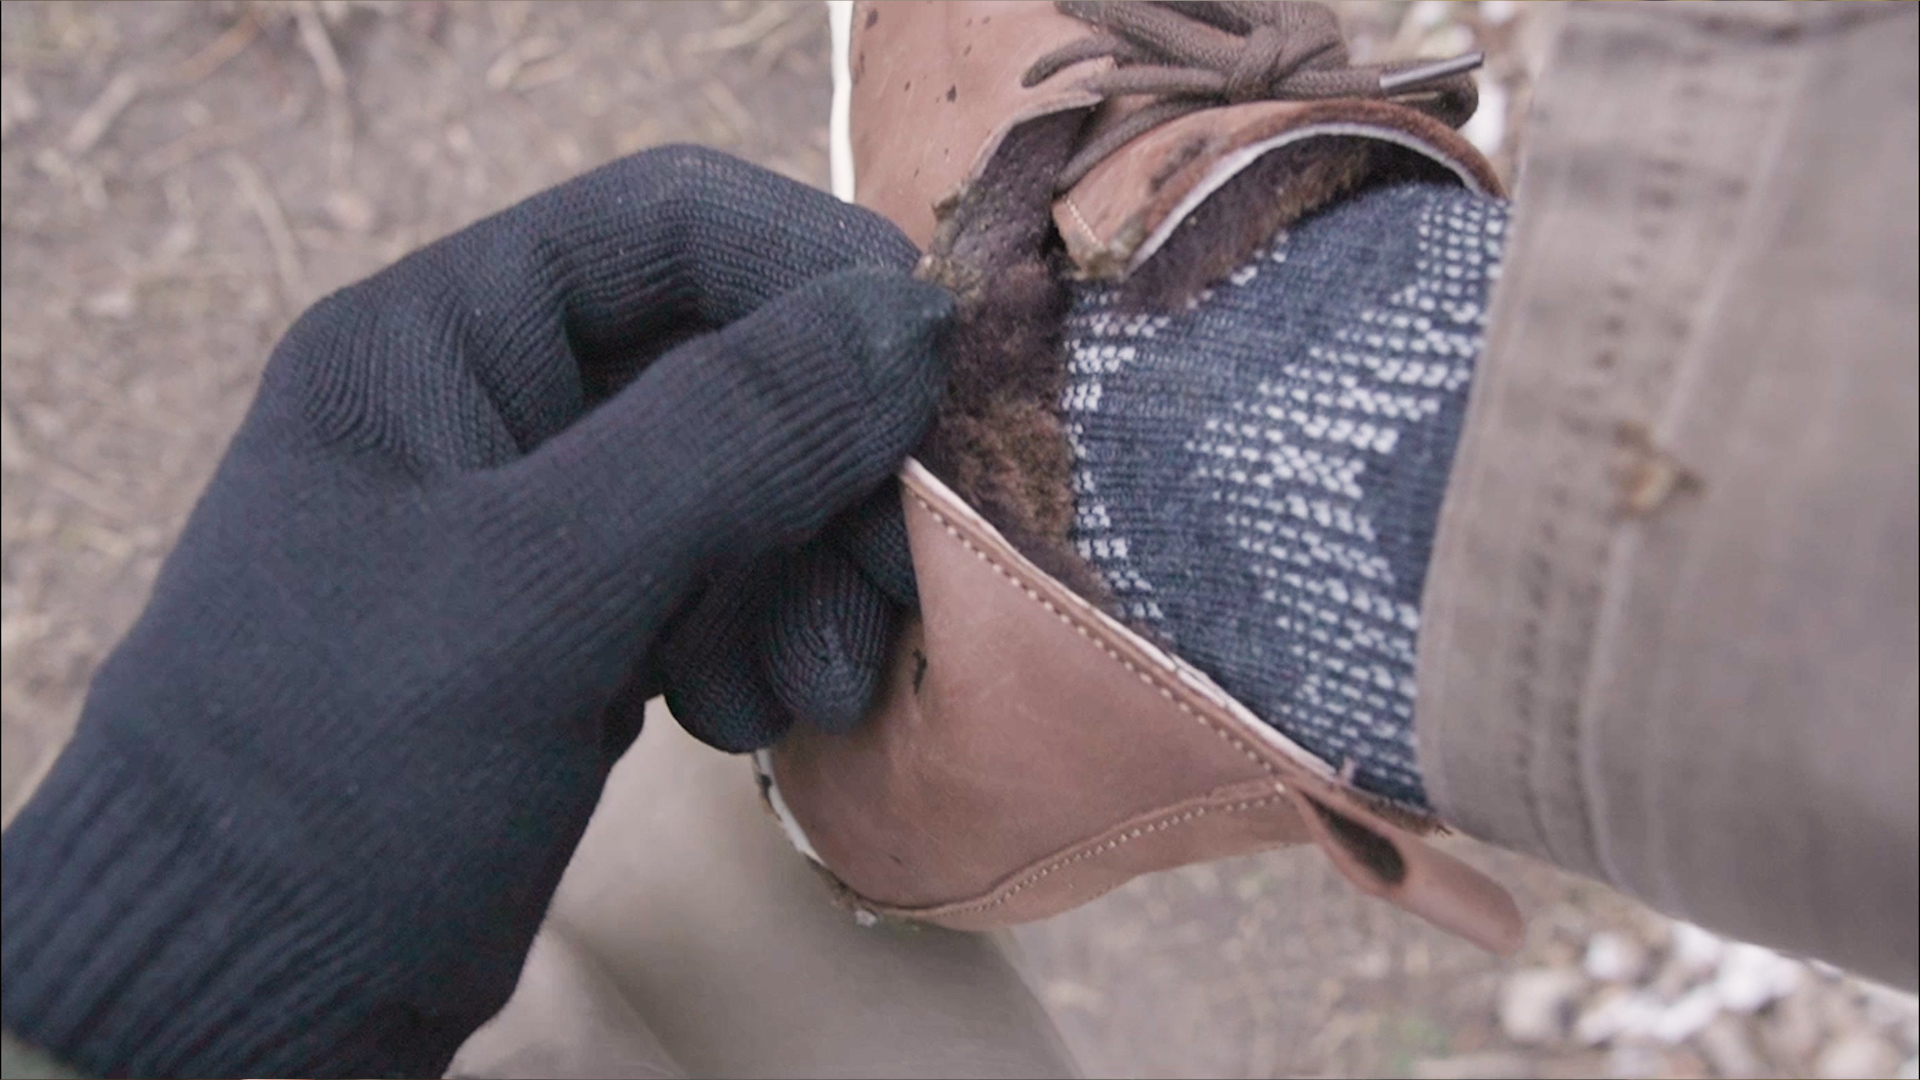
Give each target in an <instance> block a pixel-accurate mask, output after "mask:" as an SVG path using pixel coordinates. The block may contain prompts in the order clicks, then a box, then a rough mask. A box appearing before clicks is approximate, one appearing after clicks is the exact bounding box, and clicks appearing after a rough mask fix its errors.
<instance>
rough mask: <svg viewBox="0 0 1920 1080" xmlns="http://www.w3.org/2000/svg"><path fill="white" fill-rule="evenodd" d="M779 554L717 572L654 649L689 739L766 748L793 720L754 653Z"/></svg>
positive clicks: (731, 747) (739, 749)
mask: <svg viewBox="0 0 1920 1080" xmlns="http://www.w3.org/2000/svg"><path fill="white" fill-rule="evenodd" d="M782 558H783V556H768V557H765V558H762V559H760V560H758V561H756V562H755V563H753V564H752V565H749V566H746V567H744V568H741V569H739V570H736V571H733V572H730V573H727V574H723V575H721V576H720V577H719V578H718V579H716V580H715V581H714V582H713V583H712V584H711V585H709V586H708V587H707V588H706V589H705V590H703V591H702V592H701V594H700V595H699V597H697V598H696V599H695V600H694V601H693V603H692V604H691V605H690V606H689V607H688V609H687V610H686V611H685V612H684V613H682V614H681V615H679V616H677V617H676V618H675V619H674V623H673V626H672V628H671V629H670V630H669V631H668V632H667V634H666V636H665V640H664V641H662V642H661V644H660V646H659V649H658V655H659V657H660V668H661V673H662V675H663V676H664V678H665V682H666V699H667V708H668V709H669V710H670V711H671V712H672V713H673V715H674V718H675V719H676V720H678V721H680V726H681V727H684V728H686V729H687V732H688V733H689V734H691V735H692V736H693V737H694V738H697V739H699V740H700V741H701V742H704V743H706V744H707V745H709V746H712V747H715V748H717V749H720V750H725V751H727V752H728V753H735V754H737V753H743V752H745V751H748V750H757V749H759V748H760V747H763V746H771V745H773V744H774V743H775V742H778V741H779V739H780V737H781V736H782V735H784V734H786V732H787V727H788V725H789V724H791V723H792V718H791V716H790V715H789V714H788V713H787V711H786V710H785V708H784V707H783V706H782V705H781V704H780V702H779V700H778V699H777V698H776V697H775V695H774V693H773V691H772V689H771V688H770V687H769V686H768V685H767V680H766V676H765V674H764V673H763V672H762V671H761V669H760V665H759V663H758V661H757V660H756V658H755V652H756V650H757V649H758V648H759V646H760V636H761V635H760V628H761V626H762V625H764V624H765V622H766V620H767V615H768V603H769V598H770V597H771V596H772V595H773V593H774V590H775V588H776V587H777V586H776V577H777V575H778V573H779V563H780V561H781V560H782Z"/></svg>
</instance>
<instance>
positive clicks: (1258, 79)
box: [1020, 0, 1482, 190]
mask: <svg viewBox="0 0 1920 1080" xmlns="http://www.w3.org/2000/svg"><path fill="white" fill-rule="evenodd" d="M1054 6H1055V7H1057V8H1059V9H1060V10H1061V11H1062V12H1064V13H1065V14H1068V15H1071V16H1073V17H1074V18H1076V19H1079V20H1080V21H1081V22H1084V23H1088V24H1090V25H1091V26H1093V27H1095V28H1096V29H1095V31H1094V33H1093V34H1091V35H1090V36H1088V37H1085V38H1082V39H1080V40H1079V41H1075V42H1072V43H1070V44H1067V45H1063V46H1061V47H1060V48H1058V49H1055V50H1054V51H1052V52H1050V53H1048V54H1047V55H1045V56H1043V57H1041V58H1040V59H1039V60H1036V61H1034V63H1033V66H1032V67H1030V68H1028V69H1027V72H1026V74H1025V75H1024V76H1022V77H1021V80H1020V81H1021V84H1022V85H1024V86H1033V85H1035V84H1037V83H1039V82H1041V81H1043V80H1045V79H1048V78H1050V77H1052V76H1053V75H1054V74H1056V73H1058V72H1059V71H1061V70H1063V69H1064V68H1066V67H1068V66H1070V65H1073V64H1077V63H1080V62H1081V61H1084V60H1092V59H1095V58H1098V57H1103V56H1104V57H1110V58H1112V60H1113V62H1114V66H1113V68H1112V69H1111V70H1108V71H1103V72H1100V73H1099V74H1096V75H1092V76H1089V77H1088V78H1087V79H1086V80H1085V81H1083V82H1082V83H1081V84H1080V85H1081V86H1082V87H1083V88H1085V89H1087V90H1091V91H1093V92H1094V93H1096V94H1099V95H1100V96H1101V98H1102V99H1111V98H1116V97H1128V96H1147V97H1152V98H1155V99H1157V100H1155V101H1154V102H1153V103H1152V104H1150V105H1147V106H1145V107H1144V108H1141V109H1139V110H1136V111H1133V112H1128V113H1124V114H1117V115H1115V114H1108V115H1104V116H1096V118H1095V119H1094V121H1093V122H1092V124H1091V126H1090V127H1089V128H1088V130H1087V131H1086V132H1085V133H1083V134H1082V136H1081V139H1080V145H1079V146H1078V147H1077V148H1076V149H1075V151H1074V154H1073V156H1072V157H1071V158H1069V159H1068V161H1067V164H1066V166H1065V168H1063V169H1062V170H1061V172H1060V178H1059V182H1058V187H1059V189H1060V190H1065V189H1066V188H1069V187H1072V186H1073V185H1074V184H1075V183H1077V182H1078V181H1079V180H1080V178H1081V177H1083V176H1085V175H1086V174H1087V173H1088V172H1089V171H1090V170H1092V168H1093V167H1094V166H1095V165H1098V164H1099V163H1100V162H1101V161H1104V160H1105V159H1106V158H1107V156H1108V155H1110V154H1112V153H1113V152H1114V151H1115V150H1118V149H1119V148H1120V147H1121V146H1123V145H1125V144H1126V143H1128V142H1129V141H1131V140H1132V139H1134V138H1135V137H1136V136H1138V135H1141V134H1143V133H1144V132H1146V131H1148V130H1150V129H1152V128H1155V127H1158V126H1159V125H1161V124H1164V123H1166V122H1167V121H1169V120H1172V119H1174V118H1176V117H1180V116H1184V115H1186V114H1187V113H1191V112H1197V111H1199V110H1201V109H1207V108H1212V107H1215V106H1219V105H1231V104H1237V103H1239V102H1243V101H1261V100H1277V101H1321V100H1325V99H1328V98H1344V97H1358V98H1373V99H1376V100H1385V99H1391V100H1395V101H1399V102H1401V103H1403V104H1406V105H1409V106H1411V107H1413V108H1416V109H1419V110H1421V111H1422V112H1425V113H1427V114H1429V115H1431V116H1433V117H1435V118H1436V119H1438V120H1441V121H1442V122H1444V123H1446V124H1448V125H1449V126H1453V127H1458V126H1459V125H1460V124H1463V123H1465V122H1466V120H1467V118H1468V117H1470V116H1472V115H1473V110H1474V107H1475V105H1476V104H1477V103H1478V101H1479V94H1478V91H1477V90H1476V89H1475V86H1474V82H1473V77H1472V76H1471V75H1469V74H1468V72H1470V71H1472V70H1473V69H1474V68H1476V67H1479V66H1480V63H1481V60H1482V56H1481V54H1480V53H1469V54H1467V55H1465V56H1459V57H1454V58H1453V59H1450V60H1439V61H1434V60H1410V61H1395V62H1391V63H1385V64H1364V65H1355V64H1353V63H1352V61H1351V60H1350V58H1349V57H1348V56H1347V46H1346V41H1345V40H1344V39H1343V38H1342V37H1341V35H1340V25H1339V22H1338V21H1337V20H1336V19H1335V18H1334V14H1333V12H1332V11H1330V10H1328V9H1327V7H1325V6H1324V5H1322V4H1318V3H1313V2H1310V0H1273V2H1262V0H1223V2H1212V3H1195V2H1175V0H1163V2H1156V3H1140V2H1133V0H1119V2H1114V0H1058V2H1057V3H1056V4H1055V5H1054ZM1102 112H1103V113H1106V112H1107V111H1106V110H1103V111H1102Z"/></svg>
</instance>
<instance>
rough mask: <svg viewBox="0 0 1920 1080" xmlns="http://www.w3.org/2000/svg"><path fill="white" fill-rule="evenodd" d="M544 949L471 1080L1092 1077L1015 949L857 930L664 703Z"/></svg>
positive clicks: (575, 871)
mask: <svg viewBox="0 0 1920 1080" xmlns="http://www.w3.org/2000/svg"><path fill="white" fill-rule="evenodd" d="M541 937H542V941H541V943H540V944H539V945H536V947H535V950H534V955H533V956H532V957H531V958H530V959H529V962H528V968H527V972H526V974H524V975H523V976H522V978H521V981H520V986H519V988H518V990H517V991H516V993H515V995H514V999H513V1000H512V1001H511V1002H509V1003H508V1005H507V1007H506V1009H505V1010H503V1011H502V1013H501V1015H500V1016H499V1017H498V1018H496V1019H495V1020H494V1021H493V1022H492V1023H491V1024H489V1025H488V1026H487V1027H485V1028H482V1029H481V1030H480V1031H479V1032H477V1033H476V1034H475V1035H474V1037H473V1039H472V1040H471V1041H469V1043H468V1044H467V1046H466V1047H464V1048H463V1049H462V1052H461V1055H460V1056H459V1057H458V1058H456V1060H455V1062H454V1069H453V1071H454V1072H455V1073H456V1074H461V1075H472V1076H607V1075H626V1076H660V1075H695V1076H739V1077H748V1076H832V1077H854V1076H870V1077H915V1076H992V1077H1000V1076H1006V1077H1042V1076H1072V1075H1077V1070H1076V1069H1075V1067H1074V1066H1073V1064H1072V1061H1071V1058H1070V1057H1069V1055H1068V1053H1067V1051H1066V1048H1065V1045H1064V1043H1062V1042H1061V1040H1060V1038H1059V1035H1058V1033H1057V1032H1056V1031H1055V1030H1054V1027H1053V1023H1052V1021H1051V1020H1050V1019H1049V1018H1048V1016H1047V1014H1046V1011H1045V1009H1044V1008H1043V1007H1042V1006H1041V1005H1040V1003H1039V1001H1038V1000H1037V999H1036V998H1035V997H1034V995H1033V993H1032V992H1031V991H1030V990H1029V989H1028V987H1027V985H1026V983H1025V982H1024V981H1023V980H1022V979H1021V977H1020V975H1019V974H1018V973H1017V971H1016V970H1015V968H1014V966H1013V964H1012V962H1011V960H1010V958H1009V955H1008V953H1007V952H1006V950H1005V946H1006V944H1007V943H1006V942H1005V941H1004V940H1003V939H1001V938H998V937H993V936H987V935H977V934H959V933H954V932H951V931H944V930H936V929H930V928H928V929H916V928H903V927H895V926H887V925H881V926H872V927H862V926H859V925H857V924H856V923H855V922H854V920H853V917H852V915H851V914H849V913H848V912H846V911H844V910H842V909H840V908H838V907H836V906H834V904H833V903H832V902H831V900H830V898H829V896H828V893H827V890H826V888H825V886H824V884H823V883H822V882H821V880H820V879H819V878H818V877H817V876H816V875H815V873H814V872H813V871H812V870H811V869H809V868H808V867H807V866H806V864H805V863H804V862H803V861H802V859H801V857H800V856H799V855H797V854H796V853H795V852H794V850H793V848H792V847H791V846H790V845H789V844H788V842H787V840H786V839H785V837H784V836H782V835H781V833H780V831H779V827H778V826H777V825H776V824H775V823H774V821H773V819H772V818H771V817H770V816H769V815H768V814H767V813H766V812H765V810H764V809H762V807H761V806H760V804H759V800H758V796H757V795H756V793H755V789H754V781H753V775H752V771H751V770H750V768H749V767H748V765H747V763H746V762H745V761H744V760H743V759H740V758H733V757H728V756H726V755H723V754H720V753H718V752H716V751H714V750H711V749H709V748H707V747H705V746H703V745H701V744H699V743H697V742H695V741H694V740H693V739H692V738H691V737H689V736H688V735H686V734H685V733H684V732H683V731H681V729H680V726H679V724H677V723H675V722H674V720H673V718H672V717H671V716H669V715H668V714H667V712H666V710H665V709H664V708H661V707H659V705H658V703H656V704H655V706H654V707H653V708H651V709H650V710H649V716H648V719H647V726H646V730H645V731H644V733H643V734H642V735H641V736H640V739H639V741H638V742H636V743H635V744H634V747H633V749H632V750H630V751H629V752H628V753H627V755H626V757H625V758H623V759H622V760H621V762H620V764H619V765H618V766H617V767H616V768H615V769H614V773H613V776H612V778H611V779H610V780H609V782H608V785H607V791H606V794H605V795H604V796H603V797H602V799H601V803H600V807H599V809H598V811H597V812H596V813H595V815H594V819H593V822H592V824H591V825H589V826H588V828H587V833H586V836H585V838H584V839H583V840H582V841H581V844H580V848H579V850H578V851H577V852H576V853H575V855H574V859H573V862H572V864H570V865H569V867H568V869H567V875H566V878H565V879H564V880H563V881H562V882H561V885H560V891H559V893H558V894H557V895H556V896H555V898H554V903H553V908H552V910H551V912H550V913H549V915H548V920H547V924H546V926H545V928H544V929H543V930H542V932H541ZM649 1070H653V1071H649Z"/></svg>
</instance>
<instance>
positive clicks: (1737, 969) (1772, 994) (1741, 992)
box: [1714, 944, 1804, 1013]
mask: <svg viewBox="0 0 1920 1080" xmlns="http://www.w3.org/2000/svg"><path fill="white" fill-rule="evenodd" d="M1803 970H1804V969H1803V967H1802V965H1800V964H1799V963H1797V962H1795V961H1793V960H1789V959H1787V958H1786V957H1784V956H1781V955H1780V954H1779V953H1777V952H1774V951H1773V950H1772V949H1766V948H1762V947H1760V946H1758V945H1745V944H1736V945H1732V946H1730V947H1729V948H1728V949H1727V951H1726V954H1725V955H1724V956H1722V957H1721V958H1720V971H1719V974H1717V975H1716V976H1715V977H1714V986H1715V988H1716V989H1717V990H1718V991H1719V994H1720V1003H1721V1004H1722V1005H1724V1006H1725V1007H1727V1008H1728V1009H1731V1010H1733V1011H1734V1012H1737V1013H1750V1012H1752V1011H1754V1010H1755V1009H1758V1008H1760V1007H1761V1006H1763V1005H1766V1004H1767V1003H1769V1002H1771V1001H1774V1000H1776V999H1778V998H1782V997H1785V996H1786V995H1788V994H1791V993H1793V992H1794V990H1796V989H1797V988H1799V986H1800V980H1801V972H1802V971H1803Z"/></svg>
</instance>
